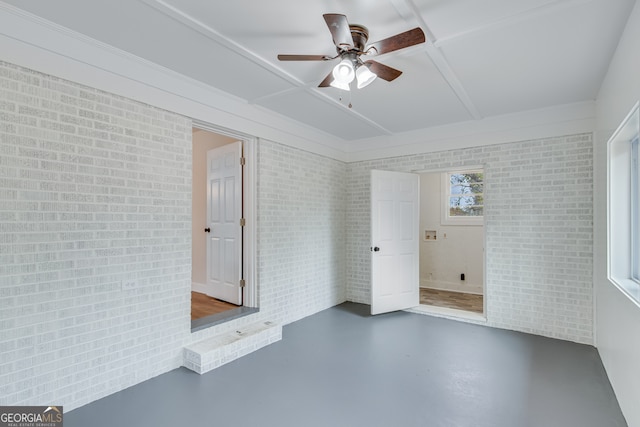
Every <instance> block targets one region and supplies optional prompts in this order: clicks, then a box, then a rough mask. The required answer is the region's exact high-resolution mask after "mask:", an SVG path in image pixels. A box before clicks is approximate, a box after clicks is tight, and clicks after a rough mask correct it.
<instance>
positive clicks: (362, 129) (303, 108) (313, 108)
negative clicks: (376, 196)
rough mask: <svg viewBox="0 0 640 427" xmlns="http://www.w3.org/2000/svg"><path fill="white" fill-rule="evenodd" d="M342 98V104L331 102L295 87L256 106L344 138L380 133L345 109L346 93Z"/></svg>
mask: <svg viewBox="0 0 640 427" xmlns="http://www.w3.org/2000/svg"><path fill="white" fill-rule="evenodd" d="M322 90H324V91H327V92H326V93H327V94H329V96H336V97H339V96H341V93H342V94H344V92H342V91H339V90H337V89H334V88H324V89H322ZM343 96H344V95H343ZM336 100H337V99H336ZM343 100H344V103H343V104H340V103H334V102H332V101H331V100H324V99H321V98H318V97H317V96H314V95H313V94H311V93H308V92H306V91H305V90H302V89H299V90H294V91H289V92H286V93H282V94H279V95H277V96H274V97H270V98H266V99H264V100H262V101H261V102H260V103H259V105H262V106H263V107H266V108H268V109H270V110H273V111H276V112H278V113H280V114H283V115H285V116H287V117H291V118H293V119H295V120H298V121H299V122H302V123H305V124H307V125H309V126H312V127H315V128H317V129H320V130H322V131H324V132H327V133H329V134H332V135H335V136H338V137H340V138H343V139H346V140H354V139H360V138H371V137H374V136H379V135H383V134H384V133H383V131H381V130H379V129H378V128H376V127H375V126H373V125H371V124H369V123H366V121H364V120H362V119H360V118H358V117H357V116H356V115H354V114H353V112H352V111H349V108H348V107H347V104H348V98H347V97H346V96H345V97H344V98H343Z"/></svg>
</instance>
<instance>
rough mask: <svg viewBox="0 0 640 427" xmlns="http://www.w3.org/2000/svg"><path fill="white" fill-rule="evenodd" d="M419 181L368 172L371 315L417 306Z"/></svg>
mask: <svg viewBox="0 0 640 427" xmlns="http://www.w3.org/2000/svg"><path fill="white" fill-rule="evenodd" d="M419 221H420V177H419V176H418V175H415V174H411V173H401V172H387V171H377V170H372V171H371V314H379V313H386V312H389V311H395V310H402V309H405V308H410V307H415V306H417V305H419V304H420V283H419V264H418V263H419V236H420V232H419V225H420V222H419Z"/></svg>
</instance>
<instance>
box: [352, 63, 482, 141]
mask: <svg viewBox="0 0 640 427" xmlns="http://www.w3.org/2000/svg"><path fill="white" fill-rule="evenodd" d="M380 62H383V60H380ZM384 63H385V64H386V65H389V66H392V67H394V68H397V69H399V70H402V71H403V74H402V75H401V76H400V77H398V78H397V79H396V80H394V81H392V82H386V81H384V80H382V79H379V78H378V79H376V80H375V81H374V82H373V83H372V84H370V85H369V86H367V87H365V88H363V89H360V90H354V91H353V102H352V103H353V108H354V109H355V110H356V111H358V112H359V113H361V114H363V115H365V116H366V117H368V118H369V119H371V120H373V121H375V122H377V123H379V124H381V125H382V126H383V127H385V128H387V129H389V130H391V131H393V132H400V133H401V132H406V131H410V130H415V129H419V128H426V127H431V126H439V125H443V124H447V123H452V122H456V121H466V120H470V119H471V118H472V117H471V115H470V114H469V112H468V111H467V110H466V108H465V107H464V105H463V104H462V103H461V102H460V99H459V98H458V97H457V96H456V94H455V93H454V92H453V90H452V89H451V87H450V86H449V85H448V84H447V82H446V81H445V80H444V78H443V77H442V75H441V74H440V73H439V72H438V70H437V69H436V68H435V66H434V65H433V63H432V62H431V60H430V59H429V57H428V56H427V54H426V53H422V52H419V53H416V54H412V55H398V56H395V57H393V58H389V59H388V60H386V61H384Z"/></svg>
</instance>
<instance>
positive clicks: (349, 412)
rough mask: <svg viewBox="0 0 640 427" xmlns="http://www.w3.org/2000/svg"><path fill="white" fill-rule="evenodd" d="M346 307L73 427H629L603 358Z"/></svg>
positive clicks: (181, 374) (489, 331)
mask: <svg viewBox="0 0 640 427" xmlns="http://www.w3.org/2000/svg"><path fill="white" fill-rule="evenodd" d="M368 313H369V306H365V305H360V304H353V303H345V304H341V305H339V306H337V307H333V308H331V309H328V310H325V311H322V312H320V313H317V314H315V315H313V316H310V317H307V318H305V319H302V320H300V321H298V322H295V323H292V324H290V325H287V326H285V327H284V330H283V339H282V341H279V342H277V343H274V344H272V345H270V346H268V347H265V348H263V349H261V350H258V351H256V352H254V353H252V354H249V355H247V356H245V357H242V358H240V359H238V360H236V361H234V362H231V363H229V364H227V365H224V366H222V367H220V368H218V369H216V370H214V371H211V372H209V373H207V374H204V375H202V376H200V375H198V374H196V373H194V372H191V371H188V370H187V369H185V368H180V369H176V370H174V371H171V372H169V373H167V374H164V375H161V376H159V377H157V378H153V379H151V380H149V381H146V382H144V383H141V384H138V385H136V386H134V387H131V388H129V389H126V390H124V391H122V392H119V393H116V394H114V395H111V396H109V397H106V398H104V399H101V400H99V401H96V402H93V403H91V404H89V405H86V406H83V407H81V408H78V409H76V410H74V411H71V412H69V413H67V414H65V419H64V425H65V427H88V426H91V427H107V426H108V427H112V426H118V427H128V426H131V427H134V426H135V427H176V426H189V427H205V426H206V427H214V426H224V427H226V426H230V427H245V426H260V427H270V426H273V427H276V426H277V427H316V426H318V427H320V426H322V427H327V426H331V427H336V426H344V427H358V426H385V427H386V426H402V427H414V426H416V427H417V426H420V427H424V426H427V427H428V426H433V427H623V426H626V423H625V420H624V418H623V416H622V414H621V412H620V408H619V406H618V403H617V400H616V398H615V396H614V394H613V391H612V388H611V385H610V384H609V381H608V379H607V375H606V373H605V371H604V368H603V366H602V363H601V361H600V357H599V355H598V352H597V350H596V349H595V348H594V347H592V346H588V345H581V344H575V343H571V342H566V341H560V340H554V339H550V338H544V337H540V336H535V335H528V334H523V333H519V332H513V331H507V330H502V329H493V328H489V327H486V326H480V325H474V324H469V323H463V322H457V321H453V320H448V319H442V318H437V317H431V316H425V315H419V314H413V313H408V312H395V313H389V314H383V315H377V316H373V317H372V316H370V315H369V314H368Z"/></svg>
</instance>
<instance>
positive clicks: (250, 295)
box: [192, 119, 258, 308]
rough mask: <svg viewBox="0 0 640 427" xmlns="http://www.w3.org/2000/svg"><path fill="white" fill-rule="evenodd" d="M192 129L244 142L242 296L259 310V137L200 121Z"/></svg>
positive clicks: (244, 303) (245, 302) (196, 121)
mask: <svg viewBox="0 0 640 427" xmlns="http://www.w3.org/2000/svg"><path fill="white" fill-rule="evenodd" d="M192 127H194V128H196V129H202V130H206V131H209V132H213V133H217V134H219V135H224V136H228V137H231V138H234V139H238V140H240V141H243V143H244V157H245V159H246V163H245V166H244V178H245V179H244V180H243V181H244V184H243V185H244V187H243V190H244V218H245V227H244V236H243V247H244V250H243V260H242V264H243V266H242V270H243V277H244V279H245V282H246V285H245V288H244V291H243V292H244V295H243V306H244V307H253V308H257V307H258V280H257V272H256V268H257V234H256V231H257V228H256V224H257V223H256V217H257V171H258V168H257V160H258V156H257V144H258V138H256V137H254V136H250V135H247V134H244V133H241V132H237V131H233V130H229V129H226V128H222V127H219V126H216V125H213V124H210V123H206V122H202V121H200V120H195V119H193V120H192Z"/></svg>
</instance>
